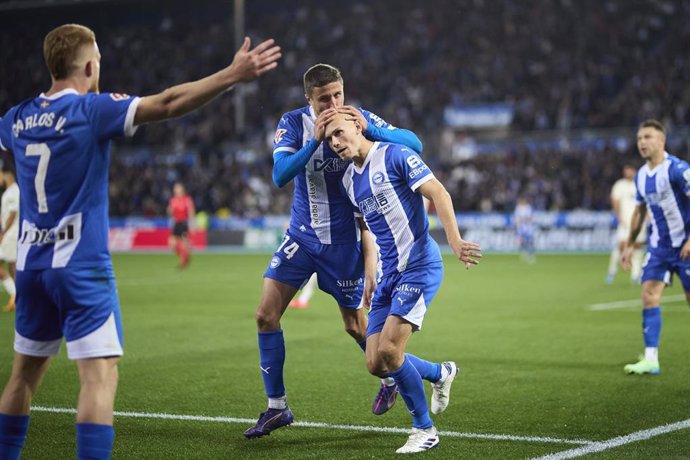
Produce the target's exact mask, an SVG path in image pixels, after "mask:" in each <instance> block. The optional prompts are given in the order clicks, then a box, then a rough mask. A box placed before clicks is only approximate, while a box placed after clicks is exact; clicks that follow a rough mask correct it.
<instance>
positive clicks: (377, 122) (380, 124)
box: [359, 108, 396, 129]
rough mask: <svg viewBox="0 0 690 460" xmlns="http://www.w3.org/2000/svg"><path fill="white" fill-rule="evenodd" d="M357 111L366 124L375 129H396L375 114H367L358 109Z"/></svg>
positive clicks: (366, 111)
mask: <svg viewBox="0 0 690 460" xmlns="http://www.w3.org/2000/svg"><path fill="white" fill-rule="evenodd" d="M359 111H360V112H362V115H364V118H366V119H367V123H369V124H370V125H373V126H376V127H377V128H381V129H396V127H395V126H393V125H391V124H390V123H388V122H387V121H386V120H384V119H383V118H381V117H379V116H378V115H376V114H375V113H372V112H369V111H368V110H364V109H362V108H360V109H359Z"/></svg>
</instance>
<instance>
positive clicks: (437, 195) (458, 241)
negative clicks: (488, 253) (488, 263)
mask: <svg viewBox="0 0 690 460" xmlns="http://www.w3.org/2000/svg"><path fill="white" fill-rule="evenodd" d="M418 190H419V191H420V192H421V194H422V195H424V196H425V197H426V198H428V199H429V200H430V201H431V202H433V203H434V207H435V208H436V213H437V214H438V218H439V220H440V221H441V225H443V229H444V230H445V231H446V238H447V239H448V244H449V245H450V248H451V249H452V250H453V252H454V253H455V255H456V257H457V258H458V259H460V261H461V262H462V263H464V264H465V267H466V268H470V267H471V266H472V265H477V264H478V263H479V259H481V257H482V254H481V247H480V246H479V245H478V244H477V243H471V242H469V241H465V240H463V239H462V237H461V236H460V230H459V229H458V222H457V220H456V219H455V210H454V209H453V200H452V199H451V198H450V194H449V193H448V192H447V191H446V189H445V187H444V186H443V184H441V183H440V182H439V181H438V179H436V178H434V179H430V180H428V181H426V182H425V183H423V184H422V185H421V186H420V187H419V189H418Z"/></svg>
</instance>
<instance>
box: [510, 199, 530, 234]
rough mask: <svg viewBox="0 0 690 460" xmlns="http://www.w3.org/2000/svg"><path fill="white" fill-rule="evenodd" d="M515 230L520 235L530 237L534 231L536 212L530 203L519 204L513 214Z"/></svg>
mask: <svg viewBox="0 0 690 460" xmlns="http://www.w3.org/2000/svg"><path fill="white" fill-rule="evenodd" d="M513 221H514V223H515V230H516V231H517V233H518V234H521V235H529V234H530V233H532V232H533V231H534V212H533V210H532V206H531V205H530V204H529V203H518V205H517V206H515V212H514V213H513Z"/></svg>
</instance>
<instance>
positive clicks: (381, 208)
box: [358, 192, 392, 215]
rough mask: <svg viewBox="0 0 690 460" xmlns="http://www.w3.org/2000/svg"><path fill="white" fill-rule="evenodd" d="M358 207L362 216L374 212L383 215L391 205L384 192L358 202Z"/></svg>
mask: <svg viewBox="0 0 690 460" xmlns="http://www.w3.org/2000/svg"><path fill="white" fill-rule="evenodd" d="M358 207H359V210H360V211H362V214H364V215H368V214H371V213H374V212H377V213H379V214H383V213H385V212H386V211H388V210H389V209H391V207H392V204H391V202H390V200H389V199H388V197H387V196H386V192H381V193H377V194H376V195H373V196H370V197H369V198H367V199H365V200H362V201H360V202H359V204H358Z"/></svg>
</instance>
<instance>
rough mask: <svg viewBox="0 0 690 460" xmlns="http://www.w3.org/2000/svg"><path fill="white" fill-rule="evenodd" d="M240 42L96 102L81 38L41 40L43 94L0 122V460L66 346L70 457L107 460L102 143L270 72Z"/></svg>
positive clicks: (84, 31)
mask: <svg viewBox="0 0 690 460" xmlns="http://www.w3.org/2000/svg"><path fill="white" fill-rule="evenodd" d="M250 45H251V44H250V40H249V38H245V40H244V43H243V45H242V46H241V48H240V49H239V50H238V51H237V53H236V54H235V56H234V59H233V61H232V63H231V64H230V65H229V66H228V67H225V68H224V69H222V70H220V71H218V72H216V73H214V74H212V75H210V76H208V77H206V78H203V79H201V80H198V81H194V82H189V83H184V84H182V85H178V86H174V87H171V88H168V89H166V90H165V91H163V92H161V93H159V94H156V95H153V96H148V97H143V98H139V97H130V96H127V95H123V94H116V93H104V94H99V91H98V81H99V76H100V61H101V55H100V52H99V50H98V46H97V45H96V37H95V34H94V33H93V31H91V30H90V29H88V28H87V27H84V26H81V25H76V24H66V25H63V26H60V27H57V28H56V29H54V30H52V31H51V32H49V33H48V34H47V35H46V37H45V41H44V44H43V51H44V55H45V60H46V64H47V66H48V70H49V71H50V75H51V79H52V85H51V87H50V89H49V90H48V91H47V92H46V93H43V94H41V95H39V96H37V97H35V98H31V99H27V100H26V101H24V102H22V103H20V104H19V105H16V106H14V107H12V108H11V109H10V110H9V111H8V112H7V113H6V114H5V116H4V117H3V118H2V119H1V120H0V147H1V148H2V149H3V150H4V149H9V150H11V151H12V152H13V154H14V158H15V163H16V168H17V178H18V183H19V188H20V193H21V197H22V199H21V202H20V207H19V220H20V228H19V234H20V237H19V242H18V256H17V294H18V295H17V312H16V318H15V330H16V332H15V340H14V350H15V357H14V363H13V367H12V374H11V376H10V378H9V381H8V383H7V385H6V386H5V389H4V391H3V393H2V397H1V398H0V458H2V459H16V458H19V455H20V453H21V449H22V447H23V444H24V440H25V438H26V433H27V430H28V426H29V410H30V407H31V400H32V397H33V395H34V392H35V391H36V389H37V388H38V385H39V383H40V382H41V379H42V377H43V375H44V373H45V371H46V369H47V368H48V365H49V363H50V357H51V356H53V355H55V354H56V353H57V352H58V350H59V347H60V342H61V340H62V337H64V338H65V340H66V342H67V356H68V358H69V359H72V360H75V361H76V364H77V368H78V371H79V379H80V384H81V390H80V392H79V401H78V405H77V456H78V458H93V459H106V458H109V457H110V453H111V450H112V444H113V439H114V430H113V426H112V425H113V405H114V401H115V391H116V387H117V379H118V372H117V362H118V359H119V357H120V356H121V355H122V325H121V321H120V306H119V301H118V298H117V290H116V287H115V279H114V276H113V270H112V263H111V260H110V254H109V252H108V162H109V156H110V153H109V151H110V140H111V139H112V138H114V137H117V136H122V135H128V136H131V135H133V134H134V132H135V130H136V128H137V126H138V125H141V124H144V123H148V122H155V121H160V120H166V119H169V118H174V117H178V116H181V115H184V114H185V113H187V112H190V111H192V110H194V109H196V108H198V107H200V106H202V105H204V104H205V103H207V102H209V101H210V100H211V99H213V98H214V97H216V96H218V95H220V94H221V93H223V92H225V91H226V90H228V89H229V88H230V87H232V86H233V85H235V84H237V83H240V82H243V81H249V80H253V79H255V78H257V77H258V76H260V75H262V74H263V73H265V72H267V71H269V70H271V69H273V68H275V67H276V66H277V60H278V59H279V58H280V48H278V47H277V46H273V40H267V41H265V42H263V43H261V44H260V45H258V46H257V47H256V48H254V49H250Z"/></svg>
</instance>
